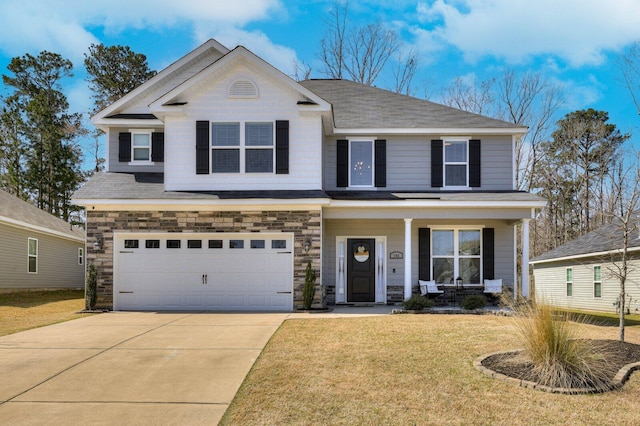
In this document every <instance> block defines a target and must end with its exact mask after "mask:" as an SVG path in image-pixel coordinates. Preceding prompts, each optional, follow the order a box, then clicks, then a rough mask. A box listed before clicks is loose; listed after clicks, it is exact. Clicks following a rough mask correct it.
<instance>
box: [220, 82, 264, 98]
mask: <svg viewBox="0 0 640 426" xmlns="http://www.w3.org/2000/svg"><path fill="white" fill-rule="evenodd" d="M227 97H229V98H243V99H247V98H257V97H258V88H257V87H256V85H255V84H254V83H253V81H251V80H236V81H234V82H233V83H231V86H229V91H228V92H227Z"/></svg>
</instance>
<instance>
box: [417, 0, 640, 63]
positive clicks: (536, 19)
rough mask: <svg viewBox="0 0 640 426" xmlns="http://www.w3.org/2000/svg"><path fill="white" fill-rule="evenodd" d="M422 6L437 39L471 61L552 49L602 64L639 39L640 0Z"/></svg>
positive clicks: (439, 1)
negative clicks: (607, 56)
mask: <svg viewBox="0 0 640 426" xmlns="http://www.w3.org/2000/svg"><path fill="white" fill-rule="evenodd" d="M417 12H418V15H419V17H420V20H421V21H422V22H423V23H424V25H423V26H424V27H429V26H430V27H431V29H428V30H427V31H428V32H430V33H431V34H432V36H433V38H434V39H437V40H439V42H440V43H443V44H445V45H447V44H449V45H454V46H455V47H457V48H458V49H460V50H461V51H462V52H463V53H464V55H465V59H467V60H468V61H471V62H473V61H475V60H477V59H479V58H481V57H485V56H493V57H496V58H500V59H504V60H506V61H507V62H510V63H514V64H515V63H524V62H527V61H528V60H529V59H530V58H532V57H534V56H540V55H553V56H556V57H559V58H561V59H562V60H564V61H566V62H568V63H569V64H570V65H572V66H581V65H585V64H591V65H598V64H600V63H602V62H603V60H604V52H605V51H609V50H617V49H620V48H621V47H622V46H624V45H625V44H628V43H630V42H631V41H633V40H635V39H636V38H637V37H638V31H637V28H638V27H639V26H640V2H638V1H637V0H609V1H607V2H606V4H604V3H603V2H602V1H600V0H562V1H558V0H536V1H535V2H531V1H527V0H493V1H486V0H453V1H450V0H436V1H435V2H433V3H432V4H427V3H424V2H422V3H420V4H419V5H418V7H417Z"/></svg>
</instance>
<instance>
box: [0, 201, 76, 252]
mask: <svg viewBox="0 0 640 426" xmlns="http://www.w3.org/2000/svg"><path fill="white" fill-rule="evenodd" d="M0 223H4V224H7V225H12V226H16V227H19V228H27V229H32V230H34V231H39V232H44V233H46V234H51V235H55V236H58V237H63V238H67V239H72V240H76V241H84V231H83V230H81V229H79V228H74V227H72V226H71V224H69V223H67V222H65V221H64V220H62V219H59V218H57V217H55V216H53V215H52V214H49V213H47V212H45V211H44V210H40V209H39V208H37V207H35V206H34V205H32V204H30V203H28V202H26V201H23V200H21V199H19V198H18V197H16V196H14V195H11V194H9V193H8V192H6V191H3V190H1V189H0Z"/></svg>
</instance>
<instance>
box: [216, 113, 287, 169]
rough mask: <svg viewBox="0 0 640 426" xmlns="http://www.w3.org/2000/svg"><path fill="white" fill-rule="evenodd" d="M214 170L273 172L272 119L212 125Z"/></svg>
mask: <svg viewBox="0 0 640 426" xmlns="http://www.w3.org/2000/svg"><path fill="white" fill-rule="evenodd" d="M211 148H212V153H211V171H212V172H213V173H273V169H274V157H275V156H274V125H273V122H249V121H247V122H214V123H212V124H211Z"/></svg>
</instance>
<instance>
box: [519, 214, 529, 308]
mask: <svg viewBox="0 0 640 426" xmlns="http://www.w3.org/2000/svg"><path fill="white" fill-rule="evenodd" d="M530 220H531V219H522V270H521V271H520V272H521V274H522V297H529V221H530Z"/></svg>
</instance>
